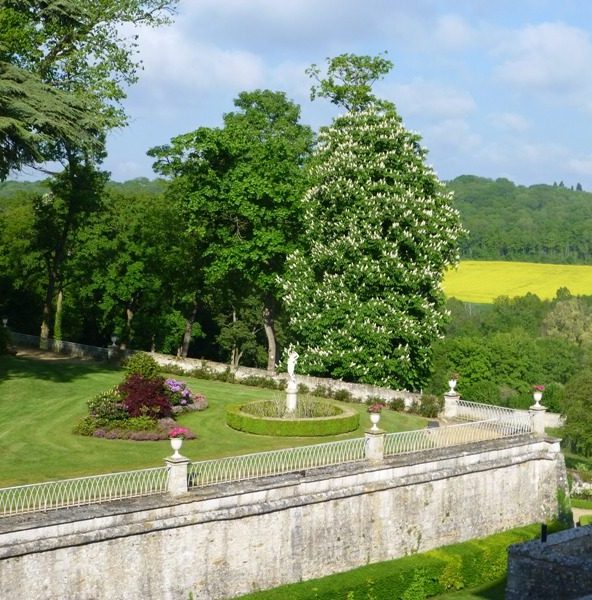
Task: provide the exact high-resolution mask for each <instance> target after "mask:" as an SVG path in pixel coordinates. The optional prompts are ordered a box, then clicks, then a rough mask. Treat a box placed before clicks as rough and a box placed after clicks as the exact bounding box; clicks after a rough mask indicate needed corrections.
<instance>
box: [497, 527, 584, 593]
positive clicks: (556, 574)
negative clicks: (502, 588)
mask: <svg viewBox="0 0 592 600" xmlns="http://www.w3.org/2000/svg"><path fill="white" fill-rule="evenodd" d="M505 597H506V600H523V599H525V598H528V600H548V599H549V598H557V599H561V600H576V599H581V600H584V599H585V598H587V599H588V600H590V598H592V525H588V526H586V527H578V528H577V529H568V530H566V531H561V532H559V533H555V534H552V535H550V536H549V537H548V538H547V539H546V541H542V540H534V541H532V542H526V543H524V544H515V545H513V546H510V549H509V557H508V583H507V587H506V596H505Z"/></svg>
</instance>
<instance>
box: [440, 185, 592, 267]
mask: <svg viewBox="0 0 592 600" xmlns="http://www.w3.org/2000/svg"><path fill="white" fill-rule="evenodd" d="M447 186H448V188H449V189H451V190H453V191H454V197H455V206H456V208H457V209H458V211H459V212H460V215H461V221H462V224H463V226H464V227H465V229H466V230H467V231H468V234H467V236H466V237H465V238H464V239H463V240H461V257H462V258H466V259H471V260H516V261H525V262H541V263H556V264H589V263H590V261H591V260H592V193H589V192H585V191H582V190H581V186H580V185H579V184H576V187H575V189H572V188H567V187H565V186H564V185H563V183H562V182H560V183H559V184H554V185H542V184H541V185H531V186H529V187H525V186H521V185H515V184H514V183H512V182H511V181H508V180H507V179H496V180H492V179H485V178H483V177H476V176H474V175H463V176H461V177H457V178H456V179H454V180H453V181H450V182H448V183H447Z"/></svg>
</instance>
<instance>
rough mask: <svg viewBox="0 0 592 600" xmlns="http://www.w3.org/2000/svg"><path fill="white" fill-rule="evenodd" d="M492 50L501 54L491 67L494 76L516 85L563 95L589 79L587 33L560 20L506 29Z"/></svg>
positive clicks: (590, 52) (587, 83)
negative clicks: (515, 29) (496, 65)
mask: <svg viewBox="0 0 592 600" xmlns="http://www.w3.org/2000/svg"><path fill="white" fill-rule="evenodd" d="M496 53H498V54H499V55H501V56H503V57H505V60H503V62H502V63H501V64H500V65H499V66H498V67H497V68H496V69H495V74H496V76H497V77H498V78H499V79H500V80H501V81H503V82H505V83H508V84H510V85H513V86H516V87H518V88H526V89H528V90H532V91H534V92H540V91H545V92H554V93H561V94H565V93H566V92H573V91H576V90H578V89H582V88H585V87H588V86H590V83H591V81H592V80H591V71H590V64H592V44H591V42H590V35H589V34H588V32H586V31H583V30H582V29H578V28H576V27H572V26H569V25H565V24H563V23H542V24H540V25H529V26H527V27H524V28H523V29H521V30H519V31H512V32H507V35H506V37H505V39H504V41H503V42H502V43H500V45H499V46H498V48H497V51H496Z"/></svg>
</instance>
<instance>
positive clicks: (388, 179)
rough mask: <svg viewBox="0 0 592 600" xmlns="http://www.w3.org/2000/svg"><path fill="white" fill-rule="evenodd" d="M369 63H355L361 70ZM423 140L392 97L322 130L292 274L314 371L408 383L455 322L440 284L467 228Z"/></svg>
mask: <svg viewBox="0 0 592 600" xmlns="http://www.w3.org/2000/svg"><path fill="white" fill-rule="evenodd" d="M358 62H359V61H358V60H351V61H350V62H349V63H348V65H349V66H350V67H351V69H353V71H354V72H355V69H356V65H357V63H358ZM363 62H364V64H365V63H366V62H367V61H363ZM349 78H350V79H351V80H352V81H354V82H355V81H356V77H355V76H349ZM360 79H361V80H362V81H364V82H365V81H366V80H367V78H366V77H365V76H364V74H362V75H361V77H360ZM365 86H366V83H363V85H362V91H361V92H360V93H361V95H362V96H363V97H365V98H366V97H367V96H368V93H367V92H366V91H365ZM352 94H353V96H354V97H355V96H356V94H355V92H354V91H352ZM419 142H420V138H419V136H418V135H416V134H413V133H410V132H409V131H407V130H406V129H405V127H404V126H403V123H402V121H401V118H400V117H399V115H398V114H397V113H396V111H395V109H394V107H393V106H392V105H390V104H388V103H382V102H378V103H371V104H370V105H369V106H368V107H367V108H364V109H359V110H358V109H356V110H355V111H350V112H349V113H347V114H346V115H344V116H340V117H338V118H336V119H335V120H334V122H333V124H332V125H331V126H330V127H327V128H325V129H323V130H322V131H321V133H320V135H319V143H318V146H317V149H316V151H315V154H314V157H313V159H312V161H311V162H310V166H309V168H308V184H309V187H308V190H307V192H306V194H305V195H304V198H303V212H304V235H303V244H304V247H303V249H298V250H296V251H295V252H293V253H292V254H291V255H290V256H289V258H288V268H287V269H286V274H285V276H284V277H283V290H284V300H285V303H286V307H287V311H288V314H289V316H290V329H291V331H292V332H293V333H294V335H295V336H296V338H297V341H298V352H299V354H300V362H299V365H301V366H302V368H303V369H304V370H305V372H309V373H314V374H322V375H331V376H333V377H341V378H345V379H349V380H357V381H361V382H365V383H374V384H380V385H389V386H396V387H403V388H408V389H418V388H419V387H420V386H421V385H422V383H424V382H425V380H426V378H427V377H428V374H429V369H430V347H431V344H432V342H433V341H434V339H436V338H437V337H438V335H439V333H440V331H441V328H442V325H443V323H444V321H445V314H444V310H443V305H444V296H443V293H442V291H441V288H440V283H441V280H442V276H443V271H444V269H445V267H446V266H447V265H448V264H451V263H454V262H455V260H456V259H457V245H458V237H459V235H460V233H461V231H462V229H461V227H460V223H459V218H458V213H457V211H456V210H455V209H454V208H452V206H451V195H450V193H448V192H447V191H446V190H445V188H444V186H443V184H442V183H440V181H438V179H437V177H436V175H435V174H434V172H433V171H432V170H431V168H430V167H428V166H427V165H426V164H425V155H426V151H425V150H424V149H423V148H422V147H421V145H420V143H419Z"/></svg>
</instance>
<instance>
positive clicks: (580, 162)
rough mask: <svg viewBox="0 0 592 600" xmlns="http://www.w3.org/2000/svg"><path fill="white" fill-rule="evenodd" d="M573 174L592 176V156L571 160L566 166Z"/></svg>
mask: <svg viewBox="0 0 592 600" xmlns="http://www.w3.org/2000/svg"><path fill="white" fill-rule="evenodd" d="M565 166H566V167H567V168H568V169H569V170H570V171H571V172H572V173H576V174H577V175H588V176H592V156H586V157H584V158H571V159H569V160H568V161H567V163H566V165H565Z"/></svg>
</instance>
